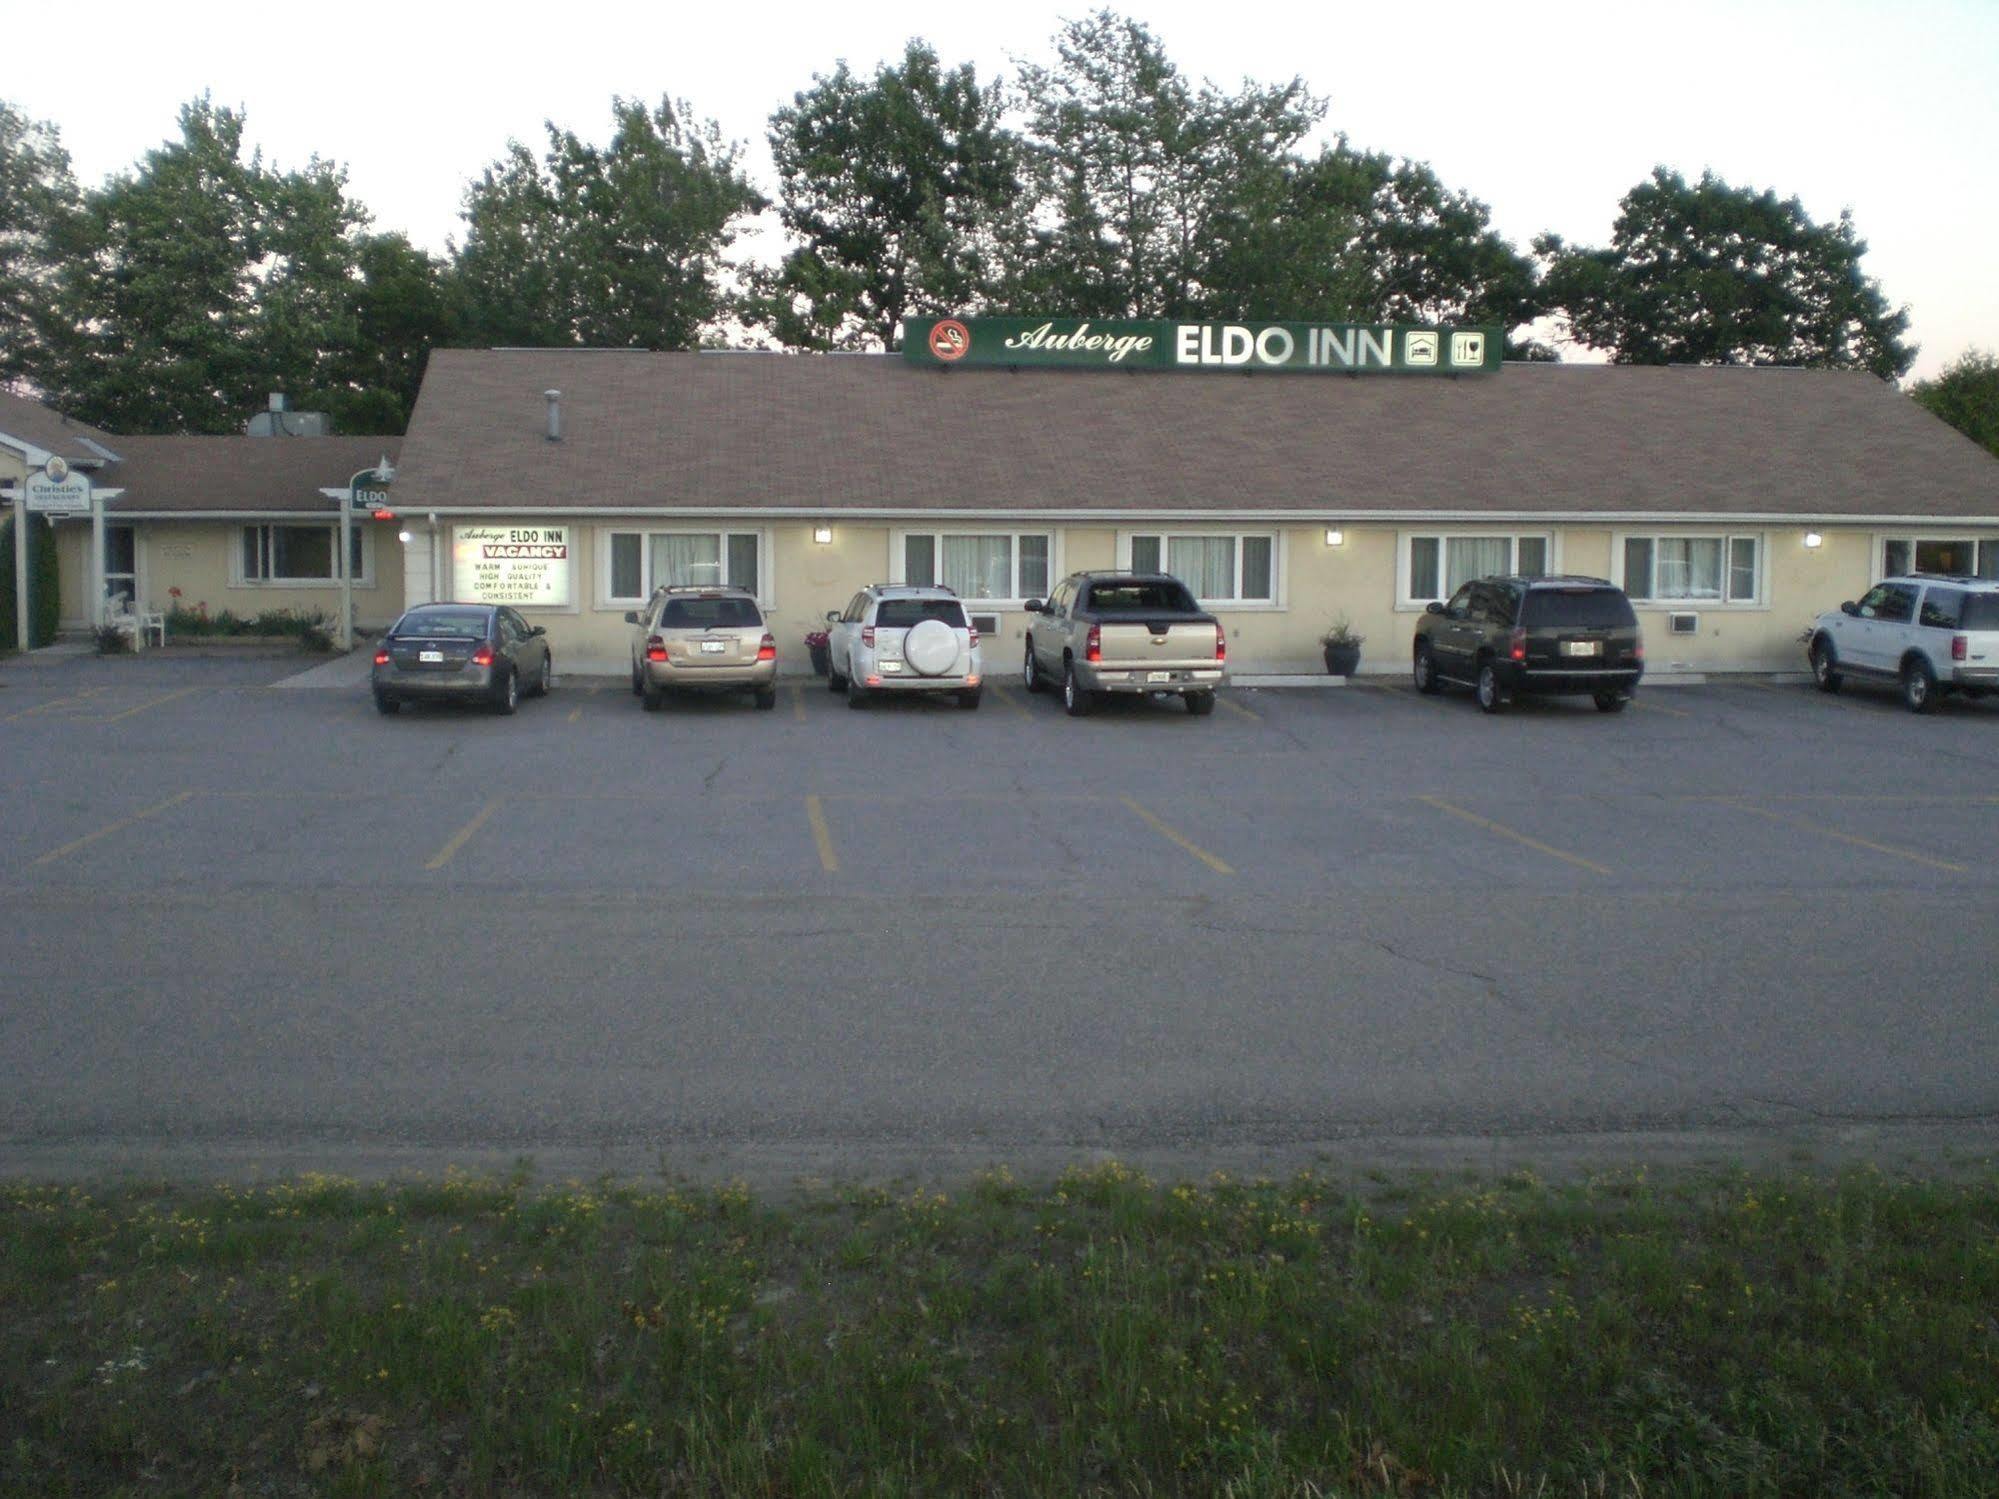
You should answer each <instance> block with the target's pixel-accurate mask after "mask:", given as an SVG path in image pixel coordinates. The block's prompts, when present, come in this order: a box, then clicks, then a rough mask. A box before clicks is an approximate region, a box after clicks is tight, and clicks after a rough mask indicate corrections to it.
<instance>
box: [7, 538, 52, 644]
mask: <svg viewBox="0 0 1999 1499" xmlns="http://www.w3.org/2000/svg"><path fill="white" fill-rule="evenodd" d="M60 592H61V564H60V562H59V561H58V559H57V554H56V533H55V530H54V528H53V527H51V526H49V525H48V524H47V523H46V522H45V521H43V519H42V518H41V517H40V516H39V515H31V516H29V517H28V644H29V646H30V647H35V646H44V645H48V644H49V643H50V642H52V641H53V640H54V639H55V638H56V627H57V625H58V624H59V623H60V621H61V615H62V600H61V598H60V597H59V595H60ZM18 614H19V610H17V609H16V608H15V606H14V515H13V511H12V509H11V508H9V509H8V511H7V512H6V515H5V518H4V519H0V650H14V649H16V648H18V647H19V645H20V621H19V619H18V617H17V616H18Z"/></svg>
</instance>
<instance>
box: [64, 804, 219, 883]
mask: <svg viewBox="0 0 1999 1499" xmlns="http://www.w3.org/2000/svg"><path fill="white" fill-rule="evenodd" d="M194 797H195V793H194V792H192V791H179V792H176V793H174V795H172V796H170V797H168V798H167V799H166V800H165V801H163V802H156V803H154V804H153V805H152V806H150V807H148V808H146V809H145V811H143V812H134V813H133V814H132V815H131V816H130V817H121V818H119V819H118V820H117V821H116V822H114V823H112V824H110V825H109V826H108V827H101V828H99V829H98V830H97V831H96V832H94V833H85V834H84V835H83V836H82V837H81V838H75V839H72V840H71V841H69V842H68V843H65V844H64V845H63V846H62V847H61V848H52V849H50V850H49V851H48V852H47V853H45V854H43V855H42V856H41V857H40V858H39V859H37V860H35V863H34V865H31V866H30V867H31V868H32V867H35V866H39V865H42V864H53V863H54V862H55V861H56V860H57V859H60V858H62V857H63V856H64V855H65V854H73V853H75V852H76V851H77V850H78V849H80V848H88V847H89V846H90V845H91V844H93V843H95V842H97V841H98V839H100V838H109V837H110V836H111V835H112V834H113V833H122V832H124V831H125V829H127V828H129V827H131V826H132V825H133V824H135V823H141V822H144V821H145V820H146V819H147V818H148V817H157V816H159V814H160V813H162V812H165V811H169V810H171V809H172V808H174V807H178V806H179V805H180V804H181V803H182V802H185V801H192V800H193V799H194Z"/></svg>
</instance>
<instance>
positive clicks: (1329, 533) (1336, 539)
mask: <svg viewBox="0 0 1999 1499" xmlns="http://www.w3.org/2000/svg"><path fill="white" fill-rule="evenodd" d="M1346 544H1347V533H1346V532H1344V531H1342V530H1341V529H1340V528H1339V527H1338V526H1328V527H1326V545H1327V546H1329V547H1343V546H1345V545H1346Z"/></svg>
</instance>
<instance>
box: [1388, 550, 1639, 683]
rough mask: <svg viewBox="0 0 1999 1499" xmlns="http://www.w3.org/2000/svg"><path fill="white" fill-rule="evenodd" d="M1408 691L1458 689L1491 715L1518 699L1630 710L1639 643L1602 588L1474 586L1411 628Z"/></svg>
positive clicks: (1549, 582) (1622, 601)
mask: <svg viewBox="0 0 1999 1499" xmlns="http://www.w3.org/2000/svg"><path fill="white" fill-rule="evenodd" d="M1415 648H1416V658H1415V674H1416V690H1417V691H1418V692H1436V691H1438V690H1439V689H1441V688H1442V686H1443V684H1444V683H1446V682H1460V683H1463V684H1464V685H1465V686H1467V687H1470V688H1471V689H1472V690H1473V691H1474V692H1476V693H1477V694H1478V705H1479V707H1481V708H1483V709H1484V710H1485V711H1486V712H1488V713H1497V712H1498V711H1499V710H1500V709H1501V708H1503V707H1505V706H1506V701H1507V699H1508V698H1510V697H1512V696H1513V694H1514V693H1516V692H1525V693H1539V694H1546V695H1549V696H1554V695H1558V694H1559V695H1565V696H1571V697H1584V696H1587V697H1592V698H1594V699H1596V705H1597V707H1598V708H1599V709H1601V710H1602V711H1603V712H1605V713H1616V712H1618V711H1619V710H1620V709H1622V708H1623V706H1624V705H1625V704H1626V703H1628V702H1630V701H1631V693H1632V689H1633V688H1635V687H1637V685H1638V679H1639V677H1640V676H1642V675H1644V672H1645V642H1644V639H1643V637H1642V636H1640V634H1639V633H1638V616H1637V615H1635V614H1633V613H1632V612H1631V600H1630V599H1628V598H1626V597H1625V596H1624V590H1623V589H1621V588H1619V587H1617V586H1616V585H1615V584H1613V583H1610V582H1607V581H1605V580H1604V579H1602V578H1573V577H1558V578H1474V579H1472V581H1471V582H1469V583H1467V584H1465V585H1464V587H1462V588H1460V589H1459V590H1458V591H1457V592H1456V593H1454V594H1452V595H1451V601H1450V602H1449V603H1448V604H1432V605H1430V607H1429V609H1428V611H1427V612H1426V613H1425V614H1424V615H1423V618H1422V619H1421V620H1419V621H1418V622H1417V625H1416V647H1415Z"/></svg>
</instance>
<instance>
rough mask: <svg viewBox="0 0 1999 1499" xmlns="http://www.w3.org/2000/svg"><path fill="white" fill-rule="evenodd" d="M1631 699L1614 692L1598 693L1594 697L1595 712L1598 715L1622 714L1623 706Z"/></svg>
mask: <svg viewBox="0 0 1999 1499" xmlns="http://www.w3.org/2000/svg"><path fill="white" fill-rule="evenodd" d="M1630 701H1631V699H1630V698H1628V697H1624V696H1622V695H1621V694H1619V693H1615V692H1599V693H1598V694H1597V695H1596V711H1597V712H1599V713H1622V712H1623V711H1624V705H1625V704H1626V703H1628V702H1630Z"/></svg>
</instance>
